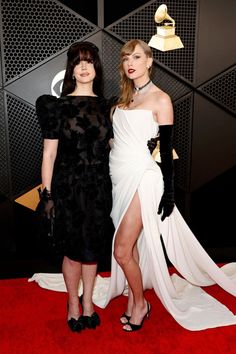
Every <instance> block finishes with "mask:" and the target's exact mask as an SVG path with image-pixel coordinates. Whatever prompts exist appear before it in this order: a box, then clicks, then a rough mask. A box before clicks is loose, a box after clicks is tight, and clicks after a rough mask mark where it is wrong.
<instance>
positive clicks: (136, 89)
mask: <svg viewBox="0 0 236 354" xmlns="http://www.w3.org/2000/svg"><path fill="white" fill-rule="evenodd" d="M150 82H151V79H150V80H149V81H148V82H146V84H144V85H143V86H140V87H137V86H134V90H135V91H136V92H139V91H141V90H142V89H143V88H144V87H146V86H147V85H148V84H150Z"/></svg>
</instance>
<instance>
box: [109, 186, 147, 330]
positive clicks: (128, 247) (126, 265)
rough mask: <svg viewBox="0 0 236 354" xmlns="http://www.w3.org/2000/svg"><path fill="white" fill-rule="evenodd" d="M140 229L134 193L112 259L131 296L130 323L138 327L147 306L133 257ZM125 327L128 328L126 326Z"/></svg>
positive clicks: (140, 219) (136, 198) (137, 266)
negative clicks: (127, 285)
mask: <svg viewBox="0 0 236 354" xmlns="http://www.w3.org/2000/svg"><path fill="white" fill-rule="evenodd" d="M142 227H143V225H142V218H141V207H140V201H139V196H138V193H137V192H136V193H135V195H134V197H133V199H132V201H131V203H130V205H129V208H128V210H127V212H126V214H125V216H124V218H123V220H122V222H121V224H120V226H119V229H118V231H117V234H116V239H115V246H114V257H115V259H116V260H117V262H118V263H119V265H120V266H121V268H122V269H123V271H124V274H125V276H126V279H127V281H128V284H129V287H130V290H131V291H132V294H133V308H132V314H131V319H130V322H131V323H133V324H138V325H139V324H140V323H141V321H142V319H143V317H144V315H145V314H146V312H147V304H146V301H145V298H144V294H143V284H142V275H141V271H140V268H139V264H138V263H137V260H136V259H135V258H136V257H135V256H134V252H135V251H134V247H135V245H136V242H137V239H138V236H139V234H140V232H141V230H142ZM126 326H128V328H129V325H128V324H127V325H126ZM126 326H125V327H126Z"/></svg>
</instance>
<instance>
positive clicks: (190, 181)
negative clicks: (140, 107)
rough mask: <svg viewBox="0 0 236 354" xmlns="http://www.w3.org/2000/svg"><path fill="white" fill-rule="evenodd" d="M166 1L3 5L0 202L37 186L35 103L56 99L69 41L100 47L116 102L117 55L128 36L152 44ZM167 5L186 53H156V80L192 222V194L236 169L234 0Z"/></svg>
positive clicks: (6, 0)
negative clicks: (170, 117)
mask: <svg viewBox="0 0 236 354" xmlns="http://www.w3.org/2000/svg"><path fill="white" fill-rule="evenodd" d="M74 3H76V4H74ZM161 3H162V2H160V1H156V0H154V1H149V2H145V1H134V0H133V1H131V0H130V1H119V4H118V5H119V6H118V7H119V8H118V9H117V8H114V7H115V4H112V1H109V0H105V1H102V0H98V1H97V2H96V1H95V0H94V1H91V0H90V1H89V0H86V1H77V2H73V1H57V0H0V18H1V20H0V26H1V28H0V30H1V65H0V169H1V170H0V173H1V175H0V195H4V196H6V197H8V198H10V199H14V198H16V197H17V196H19V195H21V194H23V193H24V192H26V191H28V190H30V189H31V188H32V187H34V186H35V185H37V184H38V183H39V182H40V165H41V154H42V140H41V133H40V129H39V126H38V122H37V119H36V115H35V100H36V98H37V97H38V96H40V95H41V94H44V93H49V94H50V93H53V94H55V95H59V92H60V85H61V82H62V78H63V70H64V69H65V61H66V51H67V49H68V47H69V46H70V44H72V43H73V42H75V41H78V40H85V39H87V40H90V41H92V42H94V43H96V44H97V45H98V47H99V48H100V53H101V57H102V60H103V67H104V78H105V96H106V97H110V96H112V95H117V94H118V87H119V75H118V70H117V64H118V58H119V51H120V48H121V46H122V45H123V43H124V42H126V41H127V40H129V39H131V38H140V39H143V40H144V41H146V42H147V43H148V42H149V40H150V38H151V36H152V35H153V34H155V33H156V24H155V22H154V13H155V11H156V9H157V7H158V6H159V5H160V4H161ZM65 4H67V6H66V5H65ZM165 4H166V5H167V7H168V13H169V14H170V16H171V17H173V18H174V19H175V21H176V34H177V35H179V36H180V37H181V39H182V42H183V44H184V48H183V49H178V50H174V51H169V52H160V51H157V50H155V49H153V55H154V69H153V81H154V82H155V83H156V84H157V85H158V86H159V87H160V88H161V89H163V90H165V91H166V92H168V93H169V95H170V96H171V98H172V101H173V104H174V110H175V142H174V143H175V148H176V150H177V153H178V155H179V157H180V159H179V160H178V161H177V162H176V185H177V188H179V190H180V191H182V194H183V195H184V199H185V202H184V208H183V213H184V214H185V216H186V217H187V216H188V215H187V214H188V209H189V208H190V204H189V203H188V200H189V199H188V197H189V195H191V193H193V192H195V191H197V190H198V189H199V188H202V187H203V186H204V185H206V184H207V183H209V182H211V181H212V180H214V179H215V178H216V177H217V176H220V175H222V174H224V173H227V171H229V170H231V169H232V168H234V167H235V165H236V163H235V162H236V139H235V137H236V119H235V114H236V94H235V85H236V65H235V61H236V60H235V58H236V46H235V45H234V44H233V43H234V38H233V36H234V34H235V33H236V22H235V13H236V2H235V0H228V1H227V6H225V2H223V1H220V0H178V1H176V0H166V1H165ZM68 6H70V7H68ZM118 16H120V17H118ZM234 193H235V192H234ZM234 195H235V194H234ZM234 234H235V229H234Z"/></svg>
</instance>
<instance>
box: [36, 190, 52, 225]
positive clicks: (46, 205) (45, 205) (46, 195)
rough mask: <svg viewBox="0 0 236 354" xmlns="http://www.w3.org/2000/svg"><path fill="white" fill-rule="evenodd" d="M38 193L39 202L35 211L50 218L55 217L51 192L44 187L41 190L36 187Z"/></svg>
mask: <svg viewBox="0 0 236 354" xmlns="http://www.w3.org/2000/svg"><path fill="white" fill-rule="evenodd" d="M38 193H39V199H40V201H39V204H38V206H37V211H38V212H39V213H40V214H41V216H43V217H46V218H47V219H51V218H54V217H55V209H54V201H53V199H52V195H51V193H50V192H49V191H48V190H47V188H44V190H43V191H42V190H41V188H39V189H38Z"/></svg>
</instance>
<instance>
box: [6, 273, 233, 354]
mask: <svg viewBox="0 0 236 354" xmlns="http://www.w3.org/2000/svg"><path fill="white" fill-rule="evenodd" d="M206 289H207V291H209V293H210V294H212V295H213V296H214V297H216V298H217V299H218V300H220V301H222V302H224V304H225V305H226V306H228V307H229V308H230V309H231V310H232V311H233V312H234V313H236V298H234V297H233V296H231V295H229V294H227V293H226V292H224V291H223V290H221V289H220V288H219V287H218V286H212V287H209V288H206ZM146 297H147V299H148V300H149V301H150V302H151V305H152V311H151V315H150V319H149V320H147V321H145V322H144V327H143V329H142V330H141V331H139V332H136V333H126V332H124V331H123V330H122V329H121V325H120V324H119V321H118V319H119V316H120V314H121V313H122V312H123V311H124V309H125V303H126V298H125V297H124V296H120V297H119V298H117V299H115V300H113V301H112V302H111V303H110V304H109V306H108V307H107V308H106V309H104V310H102V309H99V308H96V310H97V312H98V313H99V315H100V316H101V320H102V324H101V326H100V327H98V328H97V329H96V330H88V329H86V330H85V331H83V332H81V333H72V332H70V330H69V328H68V327H67V324H66V321H65V318H66V294H65V293H59V292H53V291H49V290H45V289H42V288H40V287H39V286H38V284H36V283H35V282H32V283H28V280H27V279H15V280H14V279H13V280H0V301H1V308H0V353H1V354H36V353H37V354H44V353H46V354H60V353H66V354H72V353H73V354H74V353H78V354H82V353H85V354H92V353H93V354H100V353H102V354H107V353H109V354H110V353H112V354H115V353H119V354H126V353H127V354H128V353H129V354H130V353H131V354H132V353H134V354H136V353H137V354H142V353H144V354H151V353H152V354H153V353H155V354H164V353H165V354H172V353H173V354H175V353H176V354H205V353H207V354H227V353H232V354H233V353H234V354H235V353H236V326H229V327H221V328H214V329H208V330H204V331H198V332H190V331H187V330H185V329H183V328H182V327H180V326H179V325H178V324H177V323H176V322H175V321H174V319H173V318H172V317H171V316H170V315H169V313H168V312H167V311H166V310H165V309H164V307H163V306H162V304H161V303H160V302H159V300H158V299H157V297H156V296H155V295H154V292H153V290H149V291H147V292H146Z"/></svg>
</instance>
